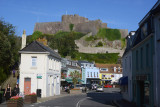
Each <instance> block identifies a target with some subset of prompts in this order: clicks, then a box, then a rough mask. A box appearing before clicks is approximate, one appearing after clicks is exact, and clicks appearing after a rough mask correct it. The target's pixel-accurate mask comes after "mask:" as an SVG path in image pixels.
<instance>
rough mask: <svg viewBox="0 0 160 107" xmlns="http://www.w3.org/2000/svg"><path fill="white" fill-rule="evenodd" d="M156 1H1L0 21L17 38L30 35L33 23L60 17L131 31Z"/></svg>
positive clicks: (57, 19) (55, 19)
mask: <svg viewBox="0 0 160 107" xmlns="http://www.w3.org/2000/svg"><path fill="white" fill-rule="evenodd" d="M156 2H157V0H0V18H4V20H5V21H6V22H9V23H11V24H13V25H14V26H16V34H17V35H18V36H21V35H22V32H23V29H25V30H26V33H27V35H30V34H32V33H33V30H34V25H35V23H36V22H55V21H61V16H62V15H63V14H66V13H67V14H78V15H80V16H84V17H87V18H88V19H89V20H96V19H101V20H102V22H105V23H108V27H110V28H118V29H128V31H134V30H137V28H138V23H139V22H140V20H141V19H142V18H143V17H144V16H145V15H146V13H147V12H148V11H149V10H150V9H151V8H152V6H153V5H154V4H155V3H156Z"/></svg>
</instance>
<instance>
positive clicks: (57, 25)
mask: <svg viewBox="0 0 160 107" xmlns="http://www.w3.org/2000/svg"><path fill="white" fill-rule="evenodd" d="M37 30H38V31H41V32H42V33H44V34H55V33H56V32H58V31H61V30H63V29H62V23H61V22H44V23H36V24H35V27H34V31H37Z"/></svg>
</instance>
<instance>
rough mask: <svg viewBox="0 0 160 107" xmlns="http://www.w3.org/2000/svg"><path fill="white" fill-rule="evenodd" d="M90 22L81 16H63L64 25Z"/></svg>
mask: <svg viewBox="0 0 160 107" xmlns="http://www.w3.org/2000/svg"><path fill="white" fill-rule="evenodd" d="M85 22H89V20H88V18H85V17H81V16H79V15H76V14H75V15H63V16H62V23H72V24H78V23H85Z"/></svg>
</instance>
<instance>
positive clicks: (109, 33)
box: [96, 28, 121, 41]
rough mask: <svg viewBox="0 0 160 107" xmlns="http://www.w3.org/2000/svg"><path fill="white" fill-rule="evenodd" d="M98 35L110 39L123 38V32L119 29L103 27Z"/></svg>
mask: <svg viewBox="0 0 160 107" xmlns="http://www.w3.org/2000/svg"><path fill="white" fill-rule="evenodd" d="M96 36H97V37H101V38H107V39H108V40H109V41H114V40H120V39H121V33H120V31H119V30H118V29H106V28H101V29H99V31H98V33H97V35H96Z"/></svg>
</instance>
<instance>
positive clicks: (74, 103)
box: [0, 88, 136, 107]
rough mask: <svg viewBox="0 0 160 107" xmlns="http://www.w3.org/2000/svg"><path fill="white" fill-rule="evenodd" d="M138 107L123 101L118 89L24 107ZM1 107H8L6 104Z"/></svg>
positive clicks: (60, 97)
mask: <svg viewBox="0 0 160 107" xmlns="http://www.w3.org/2000/svg"><path fill="white" fill-rule="evenodd" d="M33 106H34V107H136V105H134V104H132V103H130V102H127V101H125V100H122V95H121V94H120V93H119V89H118V88H104V92H96V91H95V90H92V91H89V92H87V93H82V94H68V93H66V92H63V91H62V92H61V94H60V95H56V96H51V97H45V98H38V99H37V103H34V104H24V107H33ZM0 107H7V104H6V102H4V103H2V104H0Z"/></svg>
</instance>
